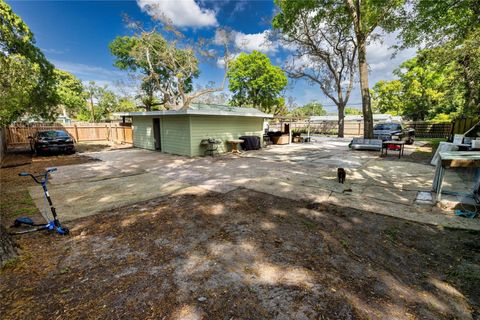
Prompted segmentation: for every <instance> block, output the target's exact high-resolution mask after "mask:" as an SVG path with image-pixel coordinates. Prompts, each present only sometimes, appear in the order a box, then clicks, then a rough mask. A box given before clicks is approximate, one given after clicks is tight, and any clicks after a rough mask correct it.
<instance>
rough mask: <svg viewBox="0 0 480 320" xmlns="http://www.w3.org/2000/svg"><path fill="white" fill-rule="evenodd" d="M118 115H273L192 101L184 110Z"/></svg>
mask: <svg viewBox="0 0 480 320" xmlns="http://www.w3.org/2000/svg"><path fill="white" fill-rule="evenodd" d="M114 115H116V116H119V117H145V116H175V115H205V116H236V117H257V118H273V115H271V114H267V113H263V112H262V111H260V110H258V109H255V108H241V107H231V106H225V105H219V104H200V103H192V104H191V105H190V107H189V108H188V109H185V110H158V111H143V112H116V113H114Z"/></svg>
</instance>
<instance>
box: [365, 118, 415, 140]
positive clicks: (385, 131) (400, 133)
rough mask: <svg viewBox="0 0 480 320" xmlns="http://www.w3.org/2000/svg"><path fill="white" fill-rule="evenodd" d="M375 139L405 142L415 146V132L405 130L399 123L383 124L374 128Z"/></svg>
mask: <svg viewBox="0 0 480 320" xmlns="http://www.w3.org/2000/svg"><path fill="white" fill-rule="evenodd" d="M373 137H374V138H375V139H380V140H382V141H390V140H399V141H400V140H403V141H405V143H406V144H413V142H414V141H415V130H414V129H407V128H404V127H403V126H402V124H401V123H398V122H381V123H377V124H376V125H375V126H374V127H373Z"/></svg>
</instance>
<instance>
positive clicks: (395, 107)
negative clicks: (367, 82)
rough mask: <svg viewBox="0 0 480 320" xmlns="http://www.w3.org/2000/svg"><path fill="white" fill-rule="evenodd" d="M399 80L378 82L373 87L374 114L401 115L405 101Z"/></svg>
mask: <svg viewBox="0 0 480 320" xmlns="http://www.w3.org/2000/svg"><path fill="white" fill-rule="evenodd" d="M402 93H403V86H402V82H401V81H400V80H391V81H385V80H380V81H378V82H377V83H375V85H374V86H373V90H372V106H373V110H374V111H375V112H380V113H391V114H393V115H396V116H401V115H403V112H404V104H405V101H404V99H403V95H402Z"/></svg>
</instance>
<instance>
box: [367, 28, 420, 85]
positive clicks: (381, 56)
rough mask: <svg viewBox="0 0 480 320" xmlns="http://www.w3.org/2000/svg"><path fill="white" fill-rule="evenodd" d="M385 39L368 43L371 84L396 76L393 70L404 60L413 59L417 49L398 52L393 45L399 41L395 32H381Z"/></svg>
mask: <svg viewBox="0 0 480 320" xmlns="http://www.w3.org/2000/svg"><path fill="white" fill-rule="evenodd" d="M381 35H382V40H383V41H372V42H371V43H369V44H368V45H367V61H368V64H369V67H370V79H369V83H370V86H373V85H374V84H375V83H376V82H377V81H379V80H392V79H394V78H395V76H394V74H393V70H394V69H396V68H398V67H399V66H400V64H402V62H404V61H405V60H408V59H411V58H413V57H414V56H415V54H416V49H414V48H410V49H405V50H402V51H400V52H398V53H397V55H396V56H395V57H392V54H393V53H394V52H395V50H394V49H392V48H391V47H392V46H393V45H395V44H396V43H397V40H396V35H395V34H381Z"/></svg>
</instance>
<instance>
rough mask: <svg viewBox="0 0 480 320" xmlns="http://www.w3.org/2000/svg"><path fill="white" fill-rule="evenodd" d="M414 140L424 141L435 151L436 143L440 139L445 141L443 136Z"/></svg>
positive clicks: (438, 142) (437, 143)
mask: <svg viewBox="0 0 480 320" xmlns="http://www.w3.org/2000/svg"><path fill="white" fill-rule="evenodd" d="M415 140H416V141H425V142H428V144H429V145H430V146H431V147H432V150H433V151H435V150H437V148H438V145H439V144H440V142H442V141H447V140H446V139H444V138H415Z"/></svg>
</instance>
